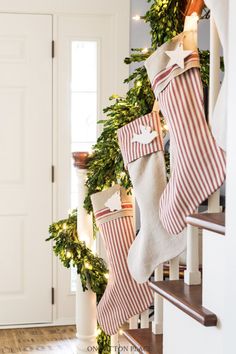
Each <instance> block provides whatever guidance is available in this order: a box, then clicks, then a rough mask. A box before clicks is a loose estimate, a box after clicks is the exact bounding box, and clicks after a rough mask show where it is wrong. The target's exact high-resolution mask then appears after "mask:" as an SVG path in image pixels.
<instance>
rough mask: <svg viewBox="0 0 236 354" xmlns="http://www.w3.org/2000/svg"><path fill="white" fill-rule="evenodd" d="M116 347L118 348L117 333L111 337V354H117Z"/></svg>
mask: <svg viewBox="0 0 236 354" xmlns="http://www.w3.org/2000/svg"><path fill="white" fill-rule="evenodd" d="M118 347H119V335H118V333H117V334H114V335H113V336H111V354H117V353H118Z"/></svg>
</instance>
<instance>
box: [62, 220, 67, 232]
mask: <svg viewBox="0 0 236 354" xmlns="http://www.w3.org/2000/svg"><path fill="white" fill-rule="evenodd" d="M62 228H63V230H66V229H67V225H66V223H65V222H64V224H63V225H62Z"/></svg>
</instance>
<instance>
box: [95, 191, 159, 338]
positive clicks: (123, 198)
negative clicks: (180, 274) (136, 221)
mask: <svg viewBox="0 0 236 354" xmlns="http://www.w3.org/2000/svg"><path fill="white" fill-rule="evenodd" d="M91 199H92V203H93V208H94V213H95V218H96V222H97V224H98V225H99V229H100V231H101V234H102V237H103V240H104V243H105V247H106V251H107V256H108V263H109V269H110V273H109V280H108V285H107V288H106V290H105V293H104V295H103V297H102V299H101V300H100V302H99V304H98V307H97V313H98V322H99V324H100V326H101V327H102V329H103V330H104V331H105V333H107V334H110V335H112V334H115V333H117V331H118V329H119V328H120V326H121V325H122V324H123V323H124V322H126V321H127V320H128V319H129V318H131V317H133V316H134V315H137V314H140V313H142V312H143V311H144V310H146V309H148V308H149V306H150V305H151V303H152V301H153V294H152V292H151V290H150V288H149V287H148V285H147V283H145V284H142V285H140V284H137V283H136V282H135V281H134V280H133V279H132V277H131V275H130V273H129V270H128V265H127V256H128V250H129V248H130V246H131V244H132V242H133V241H134V228H133V207H132V198H131V196H128V195H127V193H126V191H125V190H124V189H123V188H122V187H120V186H117V185H116V186H114V187H111V188H109V189H108V190H105V191H103V192H99V193H96V194H94V195H92V197H91Z"/></svg>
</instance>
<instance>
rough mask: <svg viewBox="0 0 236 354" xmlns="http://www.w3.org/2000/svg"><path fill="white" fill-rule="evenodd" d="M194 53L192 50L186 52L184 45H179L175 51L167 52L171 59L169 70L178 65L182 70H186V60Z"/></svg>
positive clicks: (168, 65)
mask: <svg viewBox="0 0 236 354" xmlns="http://www.w3.org/2000/svg"><path fill="white" fill-rule="evenodd" d="M192 52H193V51H192V50H184V48H183V43H179V45H178V46H177V47H176V48H175V50H167V51H165V53H166V55H168V57H170V60H169V62H168V64H167V68H169V67H171V66H173V65H178V66H179V67H180V68H181V69H184V59H185V58H187V57H188V56H189V55H190V54H192Z"/></svg>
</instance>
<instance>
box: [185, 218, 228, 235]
mask: <svg viewBox="0 0 236 354" xmlns="http://www.w3.org/2000/svg"><path fill="white" fill-rule="evenodd" d="M186 221H187V223H188V224H190V225H192V226H197V227H199V228H201V229H206V230H209V231H213V232H216V233H218V234H221V235H225V213H202V214H193V215H189V216H187V218H186Z"/></svg>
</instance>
